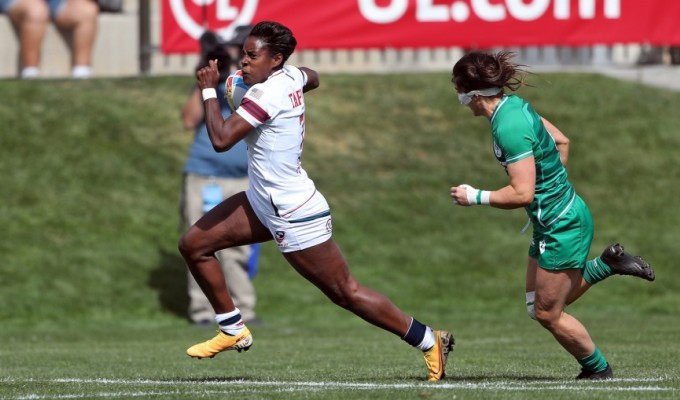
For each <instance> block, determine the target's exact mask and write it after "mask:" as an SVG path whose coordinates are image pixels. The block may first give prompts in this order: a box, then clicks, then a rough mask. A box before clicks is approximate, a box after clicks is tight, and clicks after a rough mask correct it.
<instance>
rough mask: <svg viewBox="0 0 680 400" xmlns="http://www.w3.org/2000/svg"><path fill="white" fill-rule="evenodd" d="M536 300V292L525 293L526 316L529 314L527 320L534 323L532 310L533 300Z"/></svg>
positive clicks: (534, 315)
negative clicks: (529, 319)
mask: <svg viewBox="0 0 680 400" xmlns="http://www.w3.org/2000/svg"><path fill="white" fill-rule="evenodd" d="M535 299H536V292H527V293H526V305H527V314H529V318H531V319H533V320H534V321H536V310H535V309H534V300H535Z"/></svg>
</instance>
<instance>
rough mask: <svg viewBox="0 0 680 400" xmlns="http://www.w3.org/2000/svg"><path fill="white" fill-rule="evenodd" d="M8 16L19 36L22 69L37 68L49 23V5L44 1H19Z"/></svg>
mask: <svg viewBox="0 0 680 400" xmlns="http://www.w3.org/2000/svg"><path fill="white" fill-rule="evenodd" d="M8 16H9V18H10V20H11V21H12V24H13V25H14V27H15V29H16V30H17V32H18V34H19V46H20V48H21V66H22V68H26V67H36V68H37V67H38V65H39V64H40V52H41V48H42V42H43V39H44V38H45V32H46V31H47V24H48V23H49V11H48V9H47V5H46V4H45V2H44V1H42V0H17V2H16V3H15V4H14V5H13V6H12V7H11V8H10V9H9V11H8Z"/></svg>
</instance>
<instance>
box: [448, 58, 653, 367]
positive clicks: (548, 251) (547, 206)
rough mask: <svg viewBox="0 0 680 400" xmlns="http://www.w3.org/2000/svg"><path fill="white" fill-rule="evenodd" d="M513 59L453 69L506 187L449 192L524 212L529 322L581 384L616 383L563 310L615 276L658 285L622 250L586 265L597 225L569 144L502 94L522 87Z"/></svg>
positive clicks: (469, 61) (465, 61)
mask: <svg viewBox="0 0 680 400" xmlns="http://www.w3.org/2000/svg"><path fill="white" fill-rule="evenodd" d="M512 57H513V54H512V53H510V52H499V53H496V54H490V53H484V52H471V53H468V54H466V55H464V56H463V57H462V58H461V59H460V60H459V61H458V62H457V63H456V64H455V66H454V67H453V77H452V82H453V84H454V87H455V90H456V92H457V94H458V99H459V101H460V102H461V104H464V105H466V106H467V107H469V108H470V110H471V111H472V114H473V115H474V116H482V117H485V118H487V119H488V120H489V122H490V124H491V134H492V139H493V151H494V155H495V157H496V159H497V160H498V162H499V163H500V164H501V166H502V167H503V168H504V169H505V171H506V173H507V175H508V178H509V184H508V185H507V186H504V187H502V188H500V189H498V190H494V191H487V190H478V189H476V188H474V187H472V186H470V185H468V184H461V185H457V186H453V187H451V197H452V198H453V201H454V203H455V204H457V205H460V206H471V205H476V204H485V205H490V206H492V207H496V208H501V209H515V208H520V207H524V208H525V210H526V212H527V215H528V216H529V219H530V221H531V224H532V225H533V237H532V239H531V244H530V246H529V259H528V264H527V273H526V306H527V311H528V313H529V315H530V317H531V318H533V319H535V320H537V321H538V322H539V323H540V324H541V325H542V326H543V327H544V328H546V329H547V330H548V331H550V333H552V335H553V336H554V337H555V339H556V340H557V341H558V342H559V343H560V345H561V346H562V347H563V348H564V349H565V350H566V351H567V352H569V353H570V354H571V355H572V356H574V358H576V360H577V361H578V362H579V364H580V365H581V373H580V374H579V375H578V376H577V379H591V380H594V379H611V378H612V377H613V371H612V367H611V365H610V364H609V362H608V361H607V360H606V359H605V357H604V355H603V354H602V353H601V351H600V349H599V348H598V347H597V346H595V344H594V343H593V340H592V339H591V338H590V335H589V334H588V331H587V330H586V328H585V327H584V326H583V324H581V322H579V321H578V320H577V319H576V318H574V317H573V316H572V315H570V314H568V313H566V312H565V308H566V306H567V305H569V304H571V303H573V302H574V301H576V300H577V299H578V298H579V297H581V296H582V295H583V294H584V293H585V292H586V291H587V290H588V289H589V288H590V287H591V286H592V285H594V284H596V283H597V282H600V281H602V280H603V279H606V278H607V277H609V276H611V275H613V274H620V275H632V276H635V277H639V278H642V279H646V280H648V281H653V280H654V278H655V276H654V271H653V270H652V268H651V267H650V265H649V264H648V263H647V262H645V261H644V260H643V259H642V258H640V257H637V256H633V255H631V254H629V253H628V252H626V251H625V250H624V248H623V246H621V245H619V244H612V245H610V246H607V248H606V249H605V250H604V251H603V253H602V255H601V256H599V257H596V258H594V259H592V260H587V257H588V253H589V251H590V245H591V243H592V239H593V221H592V217H591V214H590V210H589V209H588V206H587V205H586V203H585V202H584V201H583V200H582V199H581V197H579V195H578V194H576V192H575V190H574V188H573V186H572V185H571V183H570V182H569V180H568V179H567V171H566V168H565V166H566V164H567V160H568V155H569V139H568V138H567V137H566V136H565V135H564V134H563V133H562V132H561V131H560V130H559V129H558V128H557V127H556V126H555V125H553V124H552V123H550V122H549V121H548V120H546V119H545V118H543V117H541V116H540V115H539V114H538V113H537V112H536V111H535V110H534V109H533V107H532V106H531V105H530V104H529V103H527V102H526V101H525V100H524V99H522V98H521V97H519V96H516V95H507V94H505V92H504V89H509V90H511V91H515V90H517V89H518V88H519V87H521V86H522V85H523V77H522V73H523V72H524V71H523V69H522V67H523V66H521V65H517V64H514V63H512V62H511V59H512Z"/></svg>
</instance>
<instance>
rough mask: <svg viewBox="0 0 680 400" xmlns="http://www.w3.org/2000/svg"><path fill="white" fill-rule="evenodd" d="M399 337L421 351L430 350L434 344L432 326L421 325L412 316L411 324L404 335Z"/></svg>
mask: <svg viewBox="0 0 680 400" xmlns="http://www.w3.org/2000/svg"><path fill="white" fill-rule="evenodd" d="M401 339H402V340H403V341H405V342H406V343H408V344H410V345H411V346H413V347H415V348H417V349H419V350H422V351H427V350H430V349H431V348H432V346H434V332H433V331H432V328H430V327H429V326H426V325H423V324H422V323H421V322H420V321H418V320H417V319H415V318H413V317H411V326H409V328H408V331H406V335H404V337H403V338H401Z"/></svg>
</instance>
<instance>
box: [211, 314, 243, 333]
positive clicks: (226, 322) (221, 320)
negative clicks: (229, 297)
mask: <svg viewBox="0 0 680 400" xmlns="http://www.w3.org/2000/svg"><path fill="white" fill-rule="evenodd" d="M215 321H216V322H217V325H219V326H220V329H221V330H222V332H224V333H226V334H227V335H231V336H236V335H238V334H239V333H241V332H243V330H244V329H245V327H246V326H245V324H244V323H243V319H242V318H241V310H239V309H238V308H236V309H234V311H232V312H228V313H225V314H217V315H215Z"/></svg>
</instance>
